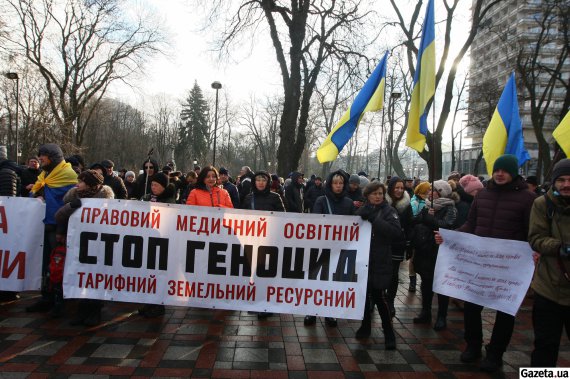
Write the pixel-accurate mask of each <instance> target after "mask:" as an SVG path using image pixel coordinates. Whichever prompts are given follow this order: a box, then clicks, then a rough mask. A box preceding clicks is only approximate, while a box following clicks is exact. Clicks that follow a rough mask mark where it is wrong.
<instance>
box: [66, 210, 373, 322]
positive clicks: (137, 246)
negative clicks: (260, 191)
mask: <svg viewBox="0 0 570 379" xmlns="http://www.w3.org/2000/svg"><path fill="white" fill-rule="evenodd" d="M82 202H83V204H82V207H81V208H79V209H78V210H77V211H76V212H75V213H74V214H73V216H72V217H71V219H70V222H69V229H68V237H67V238H68V239H67V245H68V252H67V260H66V265H65V271H64V281H63V287H64V296H65V297H67V298H92V299H101V300H113V301H124V302H134V303H151V304H165V305H178V306H187V307H203V308H221V309H231V310H244V311H258V312H261V311H264V312H276V313H291V314H301V315H309V314H310V315H319V316H330V317H338V318H345V319H362V316H363V312H364V301H365V298H366V283H367V278H368V252H369V248H370V235H371V226H370V223H369V222H363V221H362V220H361V218H360V217H355V216H334V215H313V214H298V213H274V212H260V211H247V210H234V209H220V208H209V207H195V206H188V205H177V204H161V203H150V202H138V201H121V200H100V199H85V200H82Z"/></svg>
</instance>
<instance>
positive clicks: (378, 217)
mask: <svg viewBox="0 0 570 379" xmlns="http://www.w3.org/2000/svg"><path fill="white" fill-rule="evenodd" d="M356 215H359V216H364V217H363V218H365V219H367V220H368V221H369V222H370V223H371V224H372V238H371V239H370V259H369V262H368V283H369V285H370V286H371V287H372V288H374V289H386V288H388V287H389V286H390V283H391V280H392V239H393V238H402V229H401V226H400V221H399V219H398V212H396V210H395V209H394V208H392V207H391V206H390V205H389V204H388V203H387V202H386V201H383V202H382V203H381V204H380V205H378V206H376V207H373V206H371V205H369V204H365V205H364V206H362V207H360V208H359V209H358V210H357V211H356Z"/></svg>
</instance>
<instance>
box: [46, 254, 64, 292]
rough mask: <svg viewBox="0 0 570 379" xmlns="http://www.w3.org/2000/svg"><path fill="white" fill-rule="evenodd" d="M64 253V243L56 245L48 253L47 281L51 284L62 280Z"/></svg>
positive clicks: (59, 282)
mask: <svg viewBox="0 0 570 379" xmlns="http://www.w3.org/2000/svg"><path fill="white" fill-rule="evenodd" d="M66 253H67V249H66V247H65V246H64V245H58V246H56V247H55V249H53V250H52V252H51V254H50V257H49V281H50V284H51V285H52V286H53V285H57V284H61V283H62V282H63V268H64V267H65V255H66Z"/></svg>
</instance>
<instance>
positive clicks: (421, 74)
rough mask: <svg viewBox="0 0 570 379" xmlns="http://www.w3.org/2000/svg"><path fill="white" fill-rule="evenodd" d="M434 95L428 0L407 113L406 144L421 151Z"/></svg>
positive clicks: (431, 21) (432, 29)
mask: <svg viewBox="0 0 570 379" xmlns="http://www.w3.org/2000/svg"><path fill="white" fill-rule="evenodd" d="M434 95H435V19H434V6H433V0H429V1H428V4H427V9H426V16H425V18H424V26H423V33H422V39H421V42H420V48H419V50H418V63H417V65H416V73H415V75H414V87H413V89H412V101H411V104H410V112H409V115H408V129H407V132H406V146H409V147H411V148H412V149H414V150H416V151H417V152H420V153H421V152H422V151H423V150H424V147H425V144H426V135H427V132H428V127H427V114H428V111H429V109H428V108H427V104H428V103H429V101H430V100H431V98H432V97H433V96H434Z"/></svg>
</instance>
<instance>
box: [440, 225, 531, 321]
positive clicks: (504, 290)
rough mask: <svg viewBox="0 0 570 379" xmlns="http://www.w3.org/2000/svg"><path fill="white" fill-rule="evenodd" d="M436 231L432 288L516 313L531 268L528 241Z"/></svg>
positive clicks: (443, 293)
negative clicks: (438, 239) (440, 241)
mask: <svg viewBox="0 0 570 379" xmlns="http://www.w3.org/2000/svg"><path fill="white" fill-rule="evenodd" d="M439 233H440V234H441V236H442V237H443V240H444V243H443V245H440V247H439V253H438V256H437V263H436V267H435V274H434V280H433V290H434V292H437V293H439V294H442V295H447V296H450V297H454V298H456V299H461V300H465V301H469V302H471V303H475V304H479V305H482V306H485V307H488V308H492V309H496V310H498V311H501V312H505V313H508V314H510V315H513V316H514V315H516V313H517V311H518V309H519V307H520V306H521V303H522V301H523V300H524V297H525V295H526V291H527V290H528V287H529V285H530V281H531V280H532V274H533V272H534V262H533V260H532V249H531V248H530V246H529V244H528V242H523V241H511V240H503V239H498V238H483V237H478V236H476V235H473V234H468V233H460V232H454V231H451V230H444V229H441V230H440V231H439Z"/></svg>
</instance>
